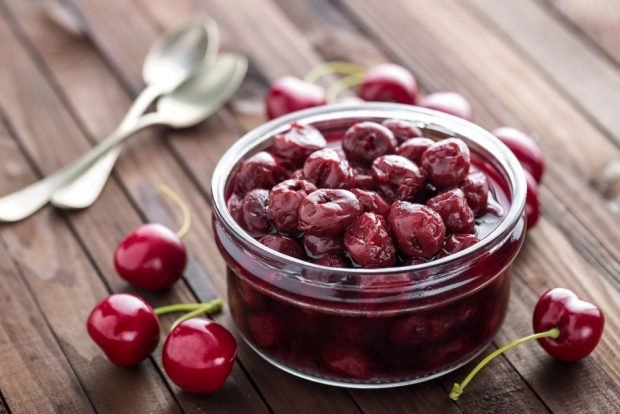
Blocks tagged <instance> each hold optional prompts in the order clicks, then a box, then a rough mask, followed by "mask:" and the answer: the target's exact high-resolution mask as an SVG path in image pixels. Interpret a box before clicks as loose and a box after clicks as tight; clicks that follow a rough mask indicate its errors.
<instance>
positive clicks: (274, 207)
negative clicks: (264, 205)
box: [269, 180, 316, 234]
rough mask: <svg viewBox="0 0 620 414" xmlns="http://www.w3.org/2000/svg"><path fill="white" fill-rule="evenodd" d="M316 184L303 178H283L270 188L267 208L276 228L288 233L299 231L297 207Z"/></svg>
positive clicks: (313, 189) (314, 188)
mask: <svg viewBox="0 0 620 414" xmlns="http://www.w3.org/2000/svg"><path fill="white" fill-rule="evenodd" d="M315 190H316V186H315V185H314V184H312V183H310V182H308V181H304V180H285V181H282V182H281V183H280V184H278V185H276V186H275V187H273V188H272V189H271V193H269V210H270V212H271V216H272V217H273V222H274V224H275V225H276V228H277V229H278V230H279V231H281V232H283V233H289V234H295V233H299V224H298V218H297V209H298V208H299V204H300V203H301V202H302V201H303V199H304V198H306V196H307V195H308V194H310V193H311V192H313V191H315Z"/></svg>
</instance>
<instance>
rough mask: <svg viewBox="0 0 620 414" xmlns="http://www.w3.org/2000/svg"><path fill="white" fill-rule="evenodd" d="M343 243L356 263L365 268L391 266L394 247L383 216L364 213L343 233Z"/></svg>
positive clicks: (393, 261)
mask: <svg viewBox="0 0 620 414" xmlns="http://www.w3.org/2000/svg"><path fill="white" fill-rule="evenodd" d="M344 245H345V246H346V248H347V251H348V252H349V254H350V255H351V257H352V258H353V260H355V261H356V262H357V263H358V264H360V265H361V266H362V267H367V268H379V267H392V266H394V263H396V248H395V247H394V243H392V238H391V237H390V233H389V232H388V227H387V223H386V221H385V219H384V218H383V216H380V215H378V214H375V213H364V214H362V215H360V216H359V217H357V218H356V219H355V221H354V222H353V224H351V225H350V226H349V227H348V228H347V230H346V232H345V233H344Z"/></svg>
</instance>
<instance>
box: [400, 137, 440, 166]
mask: <svg viewBox="0 0 620 414" xmlns="http://www.w3.org/2000/svg"><path fill="white" fill-rule="evenodd" d="M434 143H435V141H433V140H432V139H430V138H423V137H419V138H412V139H408V140H407V141H405V142H403V143H402V144H400V146H399V147H398V148H396V153H397V154H398V155H402V156H403V157H405V158H407V159H409V160H411V161H413V162H415V163H416V164H417V165H420V162H421V161H422V154H424V152H425V151H426V150H427V149H429V148H430V147H431V145H433V144H434Z"/></svg>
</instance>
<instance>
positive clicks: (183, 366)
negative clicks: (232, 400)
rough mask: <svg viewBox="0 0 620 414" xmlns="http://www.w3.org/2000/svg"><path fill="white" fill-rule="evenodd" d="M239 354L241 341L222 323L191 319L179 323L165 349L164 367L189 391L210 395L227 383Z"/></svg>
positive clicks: (169, 335) (177, 383) (180, 385)
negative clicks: (238, 341)
mask: <svg viewBox="0 0 620 414" xmlns="http://www.w3.org/2000/svg"><path fill="white" fill-rule="evenodd" d="M236 355H237V341H236V340H235V338H234V337H233V336H232V334H231V333H230V332H229V331H228V330H227V329H226V328H224V327H223V326H222V325H220V324H218V323H216V322H213V321H210V320H208V319H199V318H194V319H189V320H187V321H184V322H182V323H180V324H179V325H178V326H176V327H175V328H174V329H173V330H172V331H171V332H170V333H169V334H168V337H167V338H166V342H165V343H164V348H163V351H162V361H163V364H164V370H165V371H166V374H167V375H168V377H170V379H171V380H172V382H174V383H175V384H176V385H178V386H179V387H180V388H181V389H183V390H184V391H187V392H192V393H197V394H210V393H212V392H214V391H216V390H218V389H219V388H221V387H222V385H224V383H225V382H226V378H228V375H229V374H230V371H231V370H232V368H233V364H234V362H235V357H236Z"/></svg>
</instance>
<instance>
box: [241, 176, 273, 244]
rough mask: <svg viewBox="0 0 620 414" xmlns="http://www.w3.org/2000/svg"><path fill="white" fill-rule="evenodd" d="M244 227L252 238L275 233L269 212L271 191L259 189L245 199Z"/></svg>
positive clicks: (242, 210) (243, 203) (243, 210)
mask: <svg viewBox="0 0 620 414" xmlns="http://www.w3.org/2000/svg"><path fill="white" fill-rule="evenodd" d="M241 214H242V217H243V221H242V223H243V226H244V228H245V229H246V230H247V232H248V233H250V235H251V236H252V237H260V236H262V235H265V234H268V233H271V232H272V231H273V223H272V221H271V213H270V211H269V190H263V189H262V188H257V189H255V190H252V191H250V192H249V193H247V194H246V195H245V196H244V197H243V201H242V202H241Z"/></svg>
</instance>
